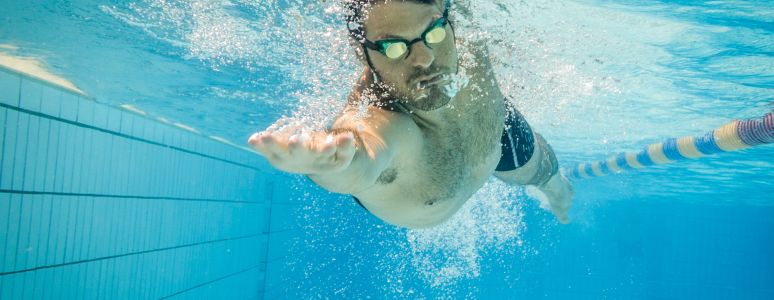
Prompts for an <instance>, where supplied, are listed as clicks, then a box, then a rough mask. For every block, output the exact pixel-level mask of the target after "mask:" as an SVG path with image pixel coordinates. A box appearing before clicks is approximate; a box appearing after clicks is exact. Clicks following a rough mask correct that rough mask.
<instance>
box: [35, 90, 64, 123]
mask: <svg viewBox="0 0 774 300" xmlns="http://www.w3.org/2000/svg"><path fill="white" fill-rule="evenodd" d="M63 93H64V92H62V90H60V89H50V88H48V89H43V96H42V97H41V102H40V112H41V113H43V114H46V115H49V116H54V117H58V116H59V109H60V107H61V106H62V94H63Z"/></svg>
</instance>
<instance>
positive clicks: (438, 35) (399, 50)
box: [362, 0, 450, 59]
mask: <svg viewBox="0 0 774 300" xmlns="http://www.w3.org/2000/svg"><path fill="white" fill-rule="evenodd" d="M449 3H450V1H448V0H447V1H446V4H447V5H446V8H445V9H444V11H443V16H442V17H441V18H440V19H438V20H436V21H435V22H433V23H432V24H430V26H429V27H427V29H425V31H424V32H422V35H420V36H419V38H416V39H414V40H411V41H409V40H404V39H394V38H393V39H384V40H378V41H375V42H372V41H369V40H368V39H365V38H364V39H363V43H362V44H363V46H365V47H366V48H368V49H372V50H376V51H379V52H380V53H382V54H384V56H387V57H388V58H390V59H399V58H405V57H408V56H409V55H410V54H411V45H413V44H415V43H417V42H420V41H422V42H424V43H425V45H426V46H427V47H428V48H430V49H432V48H433V47H432V46H433V45H435V44H438V43H440V42H443V40H444V39H446V24H449V19H448V17H449Z"/></svg>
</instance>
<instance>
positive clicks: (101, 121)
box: [94, 103, 110, 129]
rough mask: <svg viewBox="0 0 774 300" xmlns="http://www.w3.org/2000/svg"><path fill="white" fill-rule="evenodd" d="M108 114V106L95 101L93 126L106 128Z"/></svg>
mask: <svg viewBox="0 0 774 300" xmlns="http://www.w3.org/2000/svg"><path fill="white" fill-rule="evenodd" d="M109 116H110V112H109V108H108V106H106V105H104V104H101V103H97V104H96V105H95V106H94V126H96V127H99V128H104V129H108V124H109V121H108V119H109Z"/></svg>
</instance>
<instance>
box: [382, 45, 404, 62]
mask: <svg viewBox="0 0 774 300" xmlns="http://www.w3.org/2000/svg"><path fill="white" fill-rule="evenodd" d="M407 51H408V46H407V45H406V43H404V42H395V43H390V44H387V45H385V46H384V55H386V56H387V57H389V58H391V59H398V58H400V57H401V56H403V54H406V52H407Z"/></svg>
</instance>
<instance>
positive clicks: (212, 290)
mask: <svg viewBox="0 0 774 300" xmlns="http://www.w3.org/2000/svg"><path fill="white" fill-rule="evenodd" d="M0 124H1V126H2V128H0V147H1V148H0V151H2V152H0V153H2V157H1V158H0V167H1V169H2V171H1V172H0V265H1V266H0V299H41V298H42V299H160V298H168V297H174V298H177V297H183V298H196V299H213V298H227V299H257V298H263V291H264V290H265V287H269V286H270V285H272V284H275V282H274V281H272V279H271V276H267V265H268V266H269V269H275V270H278V271H280V270H281V268H282V265H283V264H282V261H281V259H282V258H283V257H285V256H286V255H287V254H286V253H283V249H286V248H285V245H283V244H282V243H281V240H282V236H281V235H280V236H278V239H277V241H279V242H280V243H278V244H276V245H272V247H271V248H272V250H271V251H269V250H268V249H269V244H268V243H269V242H270V240H271V238H270V237H269V233H270V228H272V224H270V222H272V221H271V220H274V221H273V222H277V224H276V225H275V226H274V228H275V229H273V230H272V231H280V232H282V231H283V230H284V229H287V228H286V226H285V225H283V223H286V219H287V218H285V217H283V216H281V213H282V211H285V209H279V210H278V216H279V218H278V217H275V218H272V217H271V208H272V206H271V203H272V202H273V201H278V202H280V203H283V202H287V201H285V200H283V198H287V197H289V196H288V195H289V193H288V191H287V184H286V183H285V182H282V181H280V179H279V178H283V177H277V176H274V175H276V174H273V173H272V172H271V171H270V170H269V169H268V168H267V167H266V164H265V161H264V160H263V159H262V158H261V157H260V156H258V155H256V154H255V153H253V152H250V151H247V150H245V149H242V148H239V147H236V146H233V145H229V144H227V143H224V142H221V141H218V140H216V139H212V138H210V137H207V136H204V135H201V134H197V133H194V132H189V131H187V130H184V129H181V128H179V127H178V126H173V125H171V124H165V123H163V122H159V121H157V120H156V119H154V118H152V117H148V116H144V115H142V114H141V113H138V112H133V111H130V110H127V109H121V108H117V107H113V106H109V105H105V104H102V103H98V102H96V101H94V100H93V99H89V98H88V97H85V96H83V95H78V94H75V93H72V92H70V91H67V90H64V89H61V88H59V87H56V86H53V85H50V84H47V83H45V82H42V81H39V80H36V79H33V78H31V77H27V76H25V75H22V74H19V73H16V72H14V71H11V70H7V69H4V68H0ZM269 252H271V253H269ZM269 254H271V255H272V256H271V257H269ZM269 274H271V273H269Z"/></svg>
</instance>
